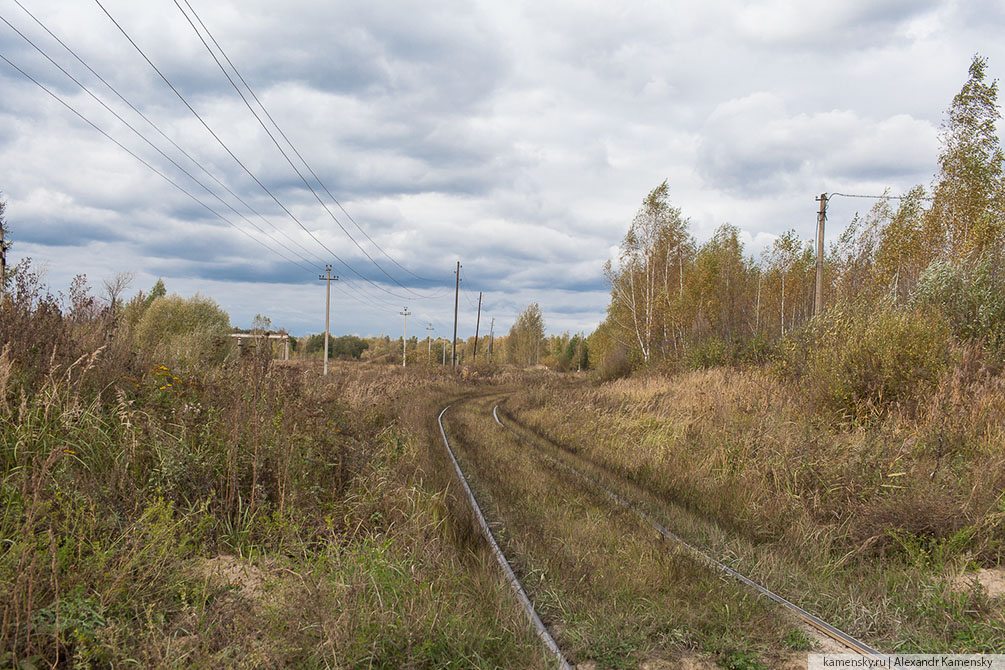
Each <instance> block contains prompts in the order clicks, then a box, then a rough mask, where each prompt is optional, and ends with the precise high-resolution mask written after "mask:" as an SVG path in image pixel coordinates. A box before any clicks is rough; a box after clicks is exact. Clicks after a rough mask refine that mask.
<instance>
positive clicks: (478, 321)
mask: <svg viewBox="0 0 1005 670" xmlns="http://www.w3.org/2000/svg"><path fill="white" fill-rule="evenodd" d="M481 323H482V292H481V291H479V292H478V319H477V320H476V321H475V351H474V353H473V354H472V355H471V361H472V362H474V361H477V360H478V326H480V325H481Z"/></svg>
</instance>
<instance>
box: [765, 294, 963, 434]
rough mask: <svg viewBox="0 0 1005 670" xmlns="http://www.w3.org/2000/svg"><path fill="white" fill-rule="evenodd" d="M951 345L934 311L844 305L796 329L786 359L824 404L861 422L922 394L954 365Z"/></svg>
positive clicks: (785, 365)
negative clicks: (951, 362)
mask: <svg viewBox="0 0 1005 670" xmlns="http://www.w3.org/2000/svg"><path fill="white" fill-rule="evenodd" d="M950 344H951V337H950V334H949V328H948V326H947V324H946V322H945V320H944V319H943V318H942V317H941V316H940V315H939V314H938V313H936V312H933V311H931V310H923V309H904V308H900V307H897V306H895V305H893V304H891V303H886V302H884V303H880V304H879V305H877V306H869V305H848V304H843V305H838V306H836V307H833V308H831V309H830V310H828V311H826V312H824V313H823V314H822V315H820V316H819V317H816V318H814V319H813V320H811V321H810V322H808V323H807V324H806V325H805V326H804V327H803V328H801V329H800V330H798V331H795V332H794V333H793V334H792V335H791V336H790V337H789V338H788V339H787V340H786V341H785V343H784V345H783V346H784V352H783V354H782V357H781V360H780V362H779V365H780V369H781V371H782V373H783V374H784V375H786V376H789V377H792V378H795V379H797V380H799V381H800V382H801V383H802V385H803V386H804V387H805V388H806V389H807V391H808V397H809V398H810V400H811V401H812V402H814V403H815V404H816V405H818V406H819V407H820V408H821V409H824V410H827V411H831V412H834V413H835V414H837V415H839V416H841V417H845V418H852V419H854V420H859V421H861V420H864V419H867V418H869V417H873V416H876V415H879V414H883V413H885V412H886V411H887V410H888V409H889V408H890V407H891V406H893V404H895V403H897V404H901V405H906V406H911V405H916V404H917V403H918V402H919V401H921V400H922V399H923V398H924V396H925V395H926V394H927V393H928V392H930V391H931V390H932V389H933V388H934V387H935V386H936V385H937V384H938V382H939V380H940V379H941V377H942V375H943V373H944V371H945V369H946V368H947V365H948V363H949V352H950Z"/></svg>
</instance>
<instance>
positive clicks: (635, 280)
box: [589, 56, 1005, 373]
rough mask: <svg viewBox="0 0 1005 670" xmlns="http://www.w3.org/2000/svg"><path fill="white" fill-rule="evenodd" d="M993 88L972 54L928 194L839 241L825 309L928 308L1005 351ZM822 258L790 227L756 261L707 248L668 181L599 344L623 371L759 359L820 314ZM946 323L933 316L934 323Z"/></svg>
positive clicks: (657, 192) (723, 237)
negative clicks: (817, 277)
mask: <svg viewBox="0 0 1005 670" xmlns="http://www.w3.org/2000/svg"><path fill="white" fill-rule="evenodd" d="M997 94H998V84H997V81H996V80H995V81H990V82H989V81H988V80H987V61H986V59H984V58H982V57H980V56H975V57H974V59H973V61H972V63H971V65H970V69H969V78H968V79H967V81H966V83H965V84H964V86H963V88H962V89H961V91H960V92H959V94H957V95H956V96H955V97H954V99H953V101H952V104H951V106H950V108H949V109H948V111H947V112H946V118H945V121H944V123H943V127H942V132H941V135H940V142H941V148H940V153H939V159H938V172H937V174H936V176H935V178H934V180H933V183H932V186H931V190H930V191H929V190H928V189H926V188H925V187H924V186H920V185H919V186H915V187H914V188H912V189H911V190H910V191H909V192H908V193H907V194H905V195H904V196H902V197H901V198H897V199H895V198H892V197H889V194H886V195H887V197H884V198H882V199H880V200H878V201H877V203H876V204H875V206H874V207H872V209H871V210H870V211H869V212H868V213H867V214H866V215H864V216H861V217H860V216H858V215H856V217H855V219H854V220H853V221H852V222H851V224H850V225H849V226H848V227H847V229H846V230H845V231H844V232H843V233H842V235H841V237H840V239H839V240H838V241H837V242H836V243H834V244H832V245H830V248H829V250H827V252H826V253H825V257H824V259H823V264H824V296H825V304H824V308H825V309H824V312H826V311H827V310H833V309H835V308H837V307H842V308H843V307H847V306H849V305H853V304H857V305H872V306H874V307H882V308H883V309H892V308H898V309H910V310H927V311H926V314H929V315H930V316H929V317H928V318H933V319H937V320H942V321H945V322H946V323H947V324H948V326H949V328H950V329H951V330H952V331H953V333H954V334H955V335H956V336H957V337H958V338H969V339H979V340H980V341H981V342H982V343H984V344H985V345H986V346H988V347H990V348H998V349H1000V348H1001V347H1002V346H1003V345H1005V335H1003V325H1005V290H1003V289H1005V280H1003V277H1002V272H1001V268H1002V259H1003V232H1005V178H1003V153H1002V149H1001V146H1000V142H999V139H998V136H997V133H996V130H995V123H996V122H997V120H998V119H999V118H1000V112H999V107H998V102H997ZM816 260H817V259H816V250H815V249H814V248H813V245H812V242H811V241H809V240H806V241H804V240H802V239H800V237H799V236H798V234H797V233H796V232H795V231H794V230H790V231H788V232H786V233H785V234H783V235H781V236H780V237H778V238H777V239H776V240H775V241H774V242H773V243H772V245H771V246H770V247H769V248H768V249H766V250H765V251H764V253H763V254H761V256H760V257H754V256H752V255H749V254H747V253H746V251H745V249H744V245H743V242H742V241H741V239H740V231H739V229H738V228H736V227H735V226H731V225H723V226H721V227H720V228H719V229H718V230H717V231H716V232H715V234H714V235H713V236H712V238H711V239H710V240H708V241H707V242H704V243H698V242H697V241H696V240H695V238H694V237H693V235H692V234H691V232H690V222H689V220H688V218H687V217H686V216H685V215H684V214H683V213H682V211H681V209H680V208H678V207H675V206H673V205H672V204H671V202H670V189H669V185H668V184H667V182H663V183H662V184H660V185H659V186H657V187H656V188H655V189H653V190H652V191H651V192H650V193H649V195H648V196H647V197H646V198H645V200H644V201H643V202H642V206H641V207H640V209H639V210H638V213H637V214H636V215H635V218H634V219H633V221H632V223H631V225H630V227H629V229H628V232H627V234H626V235H625V238H624V240H623V241H622V244H621V247H620V254H619V256H618V258H617V261H616V262H614V263H612V262H608V263H607V265H606V266H605V268H604V272H605V276H606V277H607V279H608V281H609V282H610V286H611V298H610V304H609V306H608V309H607V315H606V318H605V320H604V321H603V323H601V325H600V327H599V328H598V329H597V330H596V331H595V332H594V333H593V334H592V335H591V337H590V341H589V343H590V345H591V347H592V348H593V349H594V350H595V352H596V353H597V358H598V360H602V364H603V365H605V366H607V367H609V368H611V369H612V370H613V371H614V373H617V372H618V371H619V370H620V372H625V371H627V370H630V369H631V368H633V367H640V366H653V365H655V366H670V367H675V366H676V367H679V366H680V365H682V364H683V365H687V364H699V365H700V364H704V363H719V362H728V361H729V360H736V359H749V360H756V359H757V358H758V357H759V356H760V355H762V354H763V353H764V352H765V351H767V350H769V349H770V348H771V347H772V346H773V345H776V344H777V343H779V342H781V341H783V340H784V339H785V338H787V336H788V335H789V334H790V333H794V332H795V331H797V330H800V329H801V328H802V327H803V326H804V324H807V322H808V321H810V319H812V318H813V317H814V285H815V265H816ZM932 313H937V316H931V314H932Z"/></svg>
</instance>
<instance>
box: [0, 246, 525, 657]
mask: <svg viewBox="0 0 1005 670" xmlns="http://www.w3.org/2000/svg"><path fill="white" fill-rule="evenodd" d="M9 288H10V293H9V295H8V297H7V298H6V299H5V300H4V301H3V302H2V304H0V510H2V511H0V591H2V592H3V593H4V598H3V599H2V602H0V666H2V667H10V666H16V667H23V668H28V667H50V666H59V667H69V666H71V665H72V666H74V667H121V666H125V665H138V666H141V667H180V666H184V667H242V668H243V667H276V668H279V667H291V666H295V667H333V666H334V667H394V668H398V667H447V666H450V667H500V666H506V665H510V664H513V663H515V664H516V665H519V666H521V667H540V666H541V665H542V663H543V660H542V659H543V656H542V654H541V651H540V647H539V645H538V643H537V641H536V638H534V636H533V634H532V632H530V631H528V629H527V627H526V625H525V622H524V621H523V620H522V619H521V618H520V615H519V613H518V611H517V610H516V609H515V608H514V607H512V605H511V601H510V597H511V596H510V594H509V592H508V591H507V590H506V587H505V585H504V584H501V583H500V580H499V578H498V575H497V573H496V572H495V570H494V569H493V566H492V565H491V563H489V562H488V561H487V560H486V557H485V556H484V555H483V554H482V553H481V552H482V547H481V544H480V543H477V542H475V543H471V542H469V533H470V530H469V528H468V527H467V526H466V525H465V524H464V523H463V519H464V518H465V517H464V516H463V515H457V514H455V513H452V512H451V505H452V503H450V498H448V497H447V495H446V493H445V492H444V490H443V486H444V485H445V484H446V483H447V482H446V480H443V479H441V478H439V477H438V476H437V475H427V474H424V473H429V472H432V473H435V472H437V471H438V470H440V469H441V468H439V467H438V466H439V465H440V464H438V463H435V461H433V460H430V459H431V458H432V456H431V455H430V452H429V450H428V449H427V448H426V447H425V445H427V444H430V443H432V444H435V442H430V441H429V439H428V437H427V435H426V434H425V432H424V431H425V430H426V428H427V426H426V425H425V423H424V421H426V420H427V419H428V418H429V417H430V416H435V414H434V412H433V409H434V407H435V404H436V403H437V402H438V400H439V398H443V397H447V396H449V395H450V394H456V393H457V392H458V391H459V390H461V389H460V387H459V386H458V385H457V384H456V383H451V382H445V381H442V380H441V379H440V378H438V377H436V376H432V375H428V374H420V373H416V372H414V371H408V370H405V371H401V370H400V369H398V368H391V367H380V368H374V367H372V366H368V367H363V366H353V365H343V366H341V367H337V368H336V369H335V370H334V374H332V375H330V376H329V377H328V378H326V379H324V380H323V381H322V380H319V378H318V377H317V375H316V374H314V373H308V372H305V371H304V370H302V369H300V368H298V367H295V366H281V365H276V364H274V363H272V361H271V360H269V358H268V357H265V356H255V355H249V356H245V357H243V358H241V359H240V360H235V361H233V362H230V363H221V362H220V360H221V358H220V357H219V355H218V354H219V353H220V350H221V348H222V347H224V346H225V345H226V342H225V340H226V338H221V337H220V335H221V334H223V333H225V331H226V327H227V325H228V324H227V317H226V314H225V313H223V312H222V311H220V310H219V308H218V307H217V306H216V305H215V304H214V303H211V302H210V301H207V300H202V299H199V298H196V299H188V300H185V299H181V298H177V297H172V296H167V295H164V296H161V297H157V298H155V299H153V300H150V301H147V300H146V299H145V297H144V296H140V297H138V298H137V299H135V300H133V301H132V302H131V303H130V304H129V305H127V306H126V307H125V309H124V310H123V311H122V312H121V314H120V315H113V313H112V311H111V310H110V309H106V308H103V307H102V306H101V305H100V304H99V303H98V302H97V301H96V300H95V299H94V298H93V297H92V296H90V294H89V292H88V291H87V288H86V283H85V282H84V281H83V280H82V279H80V280H78V281H76V282H75V283H74V285H73V287H71V290H70V292H69V294H68V295H66V296H63V297H62V298H60V297H57V296H53V295H51V294H50V293H49V292H48V291H47V290H46V289H45V287H44V286H43V285H42V284H41V283H40V281H39V279H38V277H37V276H36V275H35V274H34V273H33V272H32V271H31V268H30V265H28V264H21V265H20V266H19V267H18V268H17V269H16V270H15V272H14V273H13V277H12V281H11V282H9ZM151 338H153V339H151ZM402 417H407V418H402ZM419 417H423V418H422V419H420V418H419ZM419 445H422V446H419ZM427 478H428V482H429V485H427V486H423V485H422V484H421V482H422V481H423V480H426V479H427ZM437 481H439V485H436V484H435V482H437ZM456 518H459V519H461V521H460V522H459V521H450V519H456Z"/></svg>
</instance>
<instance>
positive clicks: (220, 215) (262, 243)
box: [0, 53, 303, 267]
mask: <svg viewBox="0 0 1005 670" xmlns="http://www.w3.org/2000/svg"><path fill="white" fill-rule="evenodd" d="M0 59H3V61H4V62H6V63H7V64H8V65H10V66H11V67H12V68H14V69H15V70H17V71H18V72H19V73H21V75H22V76H23V77H25V78H26V79H28V80H29V81H30V82H32V83H33V84H35V85H36V86H38V87H39V88H40V89H42V90H43V91H45V92H46V93H48V94H49V95H50V96H51V97H52V98H53V99H54V100H55V101H56V102H58V103H59V104H61V105H63V106H64V107H66V108H67V109H68V110H70V111H71V112H73V114H75V115H76V116H77V117H79V118H80V119H81V120H82V121H83V122H84V123H86V124H87V125H89V126H91V127H92V128H94V129H95V130H97V131H98V132H99V133H101V134H102V135H104V136H105V138H106V139H108V140H109V141H111V142H113V143H114V144H115V145H117V146H118V147H119V148H120V149H122V150H123V151H125V152H126V153H127V154H129V155H130V156H132V157H133V158H135V159H136V160H138V161H139V162H140V163H142V164H143V165H145V166H146V167H147V168H149V169H150V170H152V171H153V172H155V173H156V174H157V175H159V176H160V177H161V178H162V179H164V180H165V181H166V182H168V183H169V184H171V185H172V186H174V187H175V188H176V189H178V190H179V191H181V192H182V193H184V194H185V195H187V196H188V197H189V198H191V199H192V200H194V201H195V202H197V203H198V204H199V205H201V206H202V207H204V208H205V209H207V210H209V212H210V213H212V214H213V215H214V216H216V217H217V218H219V219H220V220H222V221H224V222H225V223H227V224H229V225H230V226H232V227H234V228H235V229H237V230H238V231H239V232H241V233H243V234H244V235H247V236H248V237H250V238H251V239H252V240H254V241H255V242H257V243H258V244H260V245H262V246H263V247H265V248H266V249H268V250H269V251H271V252H273V253H274V254H276V255H277V256H279V257H281V258H282V259H283V260H285V261H288V262H290V263H293V264H294V265H300V264H299V263H297V262H296V261H294V260H292V259H290V258H287V257H286V256H284V255H283V254H282V253H280V252H279V251H277V250H276V249H275V248H273V247H270V246H269V245H267V244H265V243H264V242H262V241H261V240H260V239H258V238H257V237H255V236H254V235H252V234H251V233H249V232H248V231H246V230H244V229H243V228H241V227H239V226H238V225H237V224H235V223H234V222H233V221H231V220H229V219H227V218H226V217H225V216H223V215H222V214H220V213H219V212H217V211H216V210H215V209H213V208H212V207H210V206H209V205H207V204H206V203H204V202H203V201H202V200H200V199H199V198H197V197H195V196H194V195H192V193H190V192H189V191H188V190H187V189H186V188H185V187H184V186H182V185H180V184H178V183H177V182H176V181H174V180H173V179H171V178H170V177H168V176H167V175H166V174H164V173H163V172H161V171H160V170H158V169H157V168H155V167H154V166H153V165H151V164H150V163H148V162H147V161H145V160H143V159H142V158H140V156H138V155H137V154H136V153H135V152H133V151H132V150H131V149H129V148H128V147H126V146H125V145H124V144H122V143H121V142H119V141H118V140H117V139H115V138H114V137H112V136H111V135H109V134H108V133H106V132H105V131H104V130H102V129H101V128H100V127H98V126H97V125H96V124H95V123H94V122H93V121H91V120H90V119H88V118H87V117H85V116H84V115H83V114H81V113H80V112H78V111H77V110H76V109H74V108H73V107H72V106H71V105H70V104H69V103H67V102H65V101H64V100H63V99H62V98H60V97H59V96H58V95H56V94H55V93H53V92H52V91H50V90H49V89H48V88H47V87H46V86H45V85H44V84H42V83H41V82H39V81H38V80H37V79H35V78H34V77H32V76H31V75H30V74H28V73H27V72H25V71H24V70H22V69H21V68H19V67H18V66H17V65H15V64H14V63H12V62H11V61H10V60H9V59H8V58H7V57H6V56H4V55H3V54H2V53H0ZM300 267H303V266H300Z"/></svg>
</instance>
